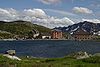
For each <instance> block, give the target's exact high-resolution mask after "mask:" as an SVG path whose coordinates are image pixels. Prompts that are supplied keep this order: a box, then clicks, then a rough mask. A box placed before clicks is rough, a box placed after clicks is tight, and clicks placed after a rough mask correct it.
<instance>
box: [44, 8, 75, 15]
mask: <svg viewBox="0 0 100 67" xmlns="http://www.w3.org/2000/svg"><path fill="white" fill-rule="evenodd" d="M44 10H45V11H49V12H53V13H58V14H62V15H64V16H65V15H66V16H76V14H73V13H70V12H67V11H62V10H55V9H44Z"/></svg>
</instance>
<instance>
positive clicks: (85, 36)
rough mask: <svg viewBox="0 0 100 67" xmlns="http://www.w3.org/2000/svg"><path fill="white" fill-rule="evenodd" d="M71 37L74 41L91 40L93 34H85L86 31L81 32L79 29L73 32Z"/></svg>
mask: <svg viewBox="0 0 100 67" xmlns="http://www.w3.org/2000/svg"><path fill="white" fill-rule="evenodd" d="M72 37H73V38H74V40H79V41H84V40H92V39H93V34H91V33H89V32H87V31H86V30H83V29H82V28H79V29H77V30H76V31H75V32H73V34H72Z"/></svg>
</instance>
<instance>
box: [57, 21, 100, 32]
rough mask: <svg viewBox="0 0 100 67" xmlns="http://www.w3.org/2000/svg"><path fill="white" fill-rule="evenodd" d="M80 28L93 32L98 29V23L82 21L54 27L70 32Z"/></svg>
mask: <svg viewBox="0 0 100 67" xmlns="http://www.w3.org/2000/svg"><path fill="white" fill-rule="evenodd" d="M80 28H81V29H83V30H84V31H87V32H89V33H94V32H98V31H100V23H93V22H88V21H84V22H80V23H77V24H73V25H70V26H68V27H58V28H56V29H60V30H62V31H63V32H68V33H72V32H75V31H76V30H78V29H80Z"/></svg>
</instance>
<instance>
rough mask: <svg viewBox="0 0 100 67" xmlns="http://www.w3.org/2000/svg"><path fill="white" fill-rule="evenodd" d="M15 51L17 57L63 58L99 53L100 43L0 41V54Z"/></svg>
mask: <svg viewBox="0 0 100 67" xmlns="http://www.w3.org/2000/svg"><path fill="white" fill-rule="evenodd" d="M10 49H14V50H16V55H18V56H26V55H28V56H34V57H63V56H65V55H67V54H70V53H73V52H78V51H86V52H89V53H92V54H93V53H100V42H93V41H56V40H55V41H53V40H34V41H0V53H4V52H5V51H7V50H10Z"/></svg>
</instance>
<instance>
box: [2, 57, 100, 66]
mask: <svg viewBox="0 0 100 67" xmlns="http://www.w3.org/2000/svg"><path fill="white" fill-rule="evenodd" d="M21 59H22V60H21V61H17V60H11V59H8V58H6V57H3V56H2V55H0V67H100V62H99V61H98V60H100V57H91V58H87V59H82V60H77V59H74V58H71V57H63V58H25V57H22V58H21ZM90 61H97V62H95V63H94V62H90Z"/></svg>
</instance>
